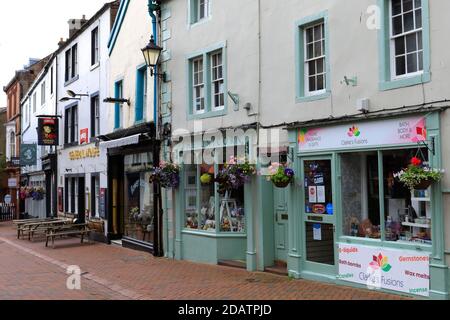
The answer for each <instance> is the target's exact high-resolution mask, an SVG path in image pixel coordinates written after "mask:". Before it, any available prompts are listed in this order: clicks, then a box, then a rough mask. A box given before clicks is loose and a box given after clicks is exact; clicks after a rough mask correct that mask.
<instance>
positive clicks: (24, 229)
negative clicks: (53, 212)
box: [17, 219, 70, 241]
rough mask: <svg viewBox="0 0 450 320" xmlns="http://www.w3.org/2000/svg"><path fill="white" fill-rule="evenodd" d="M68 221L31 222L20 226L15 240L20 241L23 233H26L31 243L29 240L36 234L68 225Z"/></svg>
mask: <svg viewBox="0 0 450 320" xmlns="http://www.w3.org/2000/svg"><path fill="white" fill-rule="evenodd" d="M69 222H70V221H69V220H66V219H55V220H51V221H41V222H32V223H27V224H23V225H21V226H20V227H19V228H18V230H17V238H18V239H20V238H21V236H22V237H23V236H24V234H25V233H28V240H29V241H31V238H32V237H33V236H34V234H35V233H36V232H42V233H45V231H46V230H47V228H49V227H53V226H60V225H64V224H67V223H69Z"/></svg>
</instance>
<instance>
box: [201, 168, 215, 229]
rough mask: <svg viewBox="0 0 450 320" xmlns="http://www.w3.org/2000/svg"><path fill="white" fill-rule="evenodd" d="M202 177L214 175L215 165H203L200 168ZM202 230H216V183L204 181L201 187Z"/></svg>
mask: <svg viewBox="0 0 450 320" xmlns="http://www.w3.org/2000/svg"><path fill="white" fill-rule="evenodd" d="M200 172H201V177H203V176H206V177H207V176H208V175H209V176H210V177H214V175H215V173H214V166H213V165H211V166H209V165H202V166H201V168H200ZM200 190H201V191H200V230H204V231H215V230H216V203H215V190H214V183H213V182H210V183H202V185H201V189H200Z"/></svg>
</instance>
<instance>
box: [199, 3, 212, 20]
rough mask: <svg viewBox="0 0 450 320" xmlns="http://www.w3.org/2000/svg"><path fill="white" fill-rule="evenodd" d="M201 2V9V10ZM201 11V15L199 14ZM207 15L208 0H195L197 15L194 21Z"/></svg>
mask: <svg viewBox="0 0 450 320" xmlns="http://www.w3.org/2000/svg"><path fill="white" fill-rule="evenodd" d="M202 3H203V10H202ZM202 13H203V17H202V16H201V14H202ZM208 16H209V0H197V17H196V22H199V21H202V20H204V19H206V18H208Z"/></svg>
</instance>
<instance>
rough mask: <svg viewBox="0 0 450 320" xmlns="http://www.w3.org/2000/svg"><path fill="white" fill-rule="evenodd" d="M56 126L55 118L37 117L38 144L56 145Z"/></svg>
mask: <svg viewBox="0 0 450 320" xmlns="http://www.w3.org/2000/svg"><path fill="white" fill-rule="evenodd" d="M58 127H59V121H58V119H57V118H39V120H38V129H37V130H38V145H40V146H57V145H58V144H59V143H58Z"/></svg>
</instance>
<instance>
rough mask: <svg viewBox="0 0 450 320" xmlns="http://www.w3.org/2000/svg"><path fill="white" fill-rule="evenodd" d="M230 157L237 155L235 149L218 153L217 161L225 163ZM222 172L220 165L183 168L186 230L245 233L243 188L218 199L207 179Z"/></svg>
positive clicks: (219, 196) (215, 189)
mask: <svg viewBox="0 0 450 320" xmlns="http://www.w3.org/2000/svg"><path fill="white" fill-rule="evenodd" d="M227 150H228V152H226V151H227ZM230 154H231V155H233V154H237V152H236V148H229V149H223V150H219V152H216V153H215V157H216V159H219V160H221V161H220V163H223V161H222V160H225V159H226V157H229V156H230ZM222 156H223V157H222ZM222 158H223V159H222ZM222 168H223V165H217V164H216V165H208V164H202V165H185V166H184V185H183V187H184V194H185V203H184V209H185V217H186V219H185V227H186V229H189V230H198V231H209V232H224V233H245V232H246V225H245V220H246V218H245V202H244V187H240V188H239V189H237V190H232V191H229V192H227V193H226V194H224V195H219V193H218V192H217V186H216V184H215V183H214V182H212V181H209V180H208V176H209V177H210V178H212V177H214V176H215V175H216V174H217V170H221V169H222Z"/></svg>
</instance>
